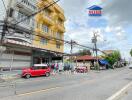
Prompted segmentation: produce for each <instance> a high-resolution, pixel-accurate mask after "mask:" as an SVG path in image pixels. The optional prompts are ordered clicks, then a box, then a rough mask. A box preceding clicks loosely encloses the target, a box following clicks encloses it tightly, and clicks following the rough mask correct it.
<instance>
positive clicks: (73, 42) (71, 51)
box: [70, 40, 76, 67]
mask: <svg viewBox="0 0 132 100" xmlns="http://www.w3.org/2000/svg"><path fill="white" fill-rule="evenodd" d="M75 43H76V42H75V41H73V40H71V43H70V44H71V50H70V54H71V56H70V63H71V67H73V66H72V60H73V59H72V58H73V57H72V54H73V46H74V44H75Z"/></svg>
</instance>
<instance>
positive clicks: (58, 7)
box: [55, 4, 64, 14]
mask: <svg viewBox="0 0 132 100" xmlns="http://www.w3.org/2000/svg"><path fill="white" fill-rule="evenodd" d="M55 9H56V10H57V11H58V12H59V13H62V14H64V10H63V9H62V8H61V7H60V6H59V5H58V4H56V5H55Z"/></svg>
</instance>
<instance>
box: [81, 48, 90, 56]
mask: <svg viewBox="0 0 132 100" xmlns="http://www.w3.org/2000/svg"><path fill="white" fill-rule="evenodd" d="M79 55H82V56H84V55H91V52H90V50H87V49H84V50H80V51H79Z"/></svg>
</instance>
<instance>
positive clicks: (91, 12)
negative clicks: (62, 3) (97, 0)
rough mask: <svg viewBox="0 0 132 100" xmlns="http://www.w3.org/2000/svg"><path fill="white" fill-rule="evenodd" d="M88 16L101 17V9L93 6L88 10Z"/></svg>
mask: <svg viewBox="0 0 132 100" xmlns="http://www.w3.org/2000/svg"><path fill="white" fill-rule="evenodd" d="M88 9H89V11H88V14H89V16H102V8H101V7H99V6H97V5H93V6H91V7H89V8H88Z"/></svg>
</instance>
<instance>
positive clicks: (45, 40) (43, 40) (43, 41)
mask: <svg viewBox="0 0 132 100" xmlns="http://www.w3.org/2000/svg"><path fill="white" fill-rule="evenodd" d="M40 43H41V44H43V45H47V43H48V40H47V39H45V38H41V40H40Z"/></svg>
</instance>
